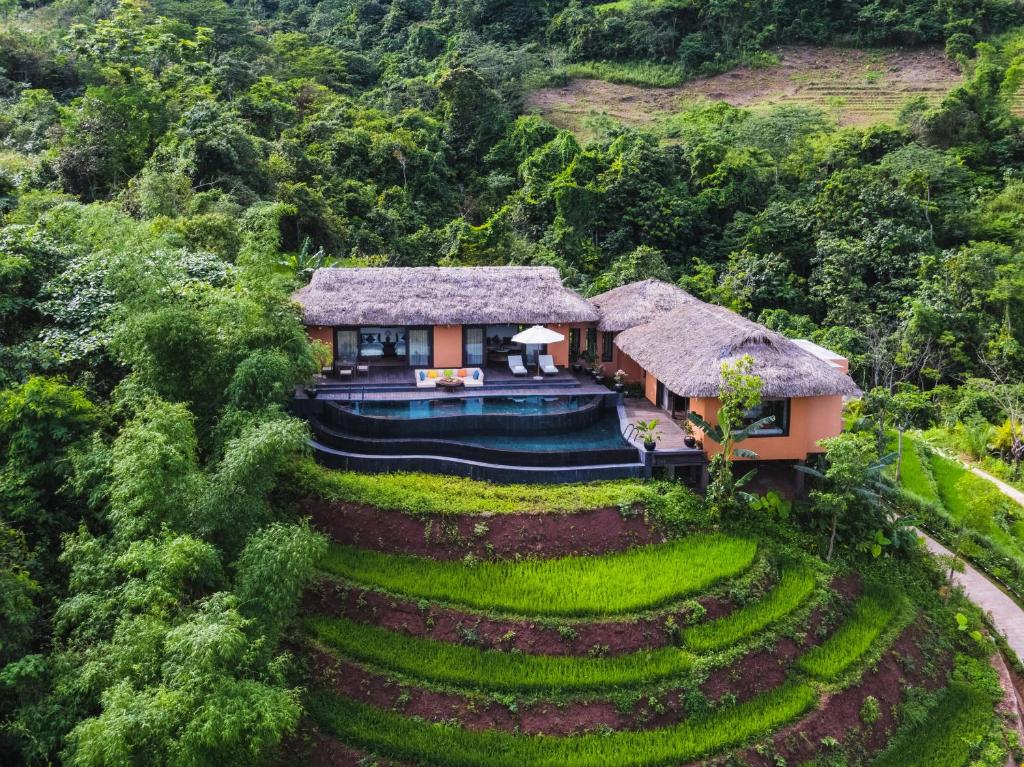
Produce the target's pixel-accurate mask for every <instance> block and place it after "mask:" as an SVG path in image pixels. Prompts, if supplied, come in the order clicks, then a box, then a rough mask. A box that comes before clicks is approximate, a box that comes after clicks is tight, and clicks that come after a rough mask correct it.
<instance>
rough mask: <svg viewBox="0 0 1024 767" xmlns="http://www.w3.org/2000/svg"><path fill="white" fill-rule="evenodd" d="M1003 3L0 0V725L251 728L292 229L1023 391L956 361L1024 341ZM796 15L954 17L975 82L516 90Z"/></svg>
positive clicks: (881, 39)
mask: <svg viewBox="0 0 1024 767" xmlns="http://www.w3.org/2000/svg"><path fill="white" fill-rule="evenodd" d="M1019 22H1020V11H1019V8H1018V6H1017V5H1016V4H1015V3H1013V2H1009V0H956V1H954V0H907V1H906V2H897V1H896V0H871V1H870V2H868V1H867V0H852V1H851V2H844V3H812V2H804V1H803V0H773V1H772V2H764V1H763V0H756V1H755V2H744V3H740V2H735V0H694V1H693V2H685V3H684V2H676V1H675V0H654V1H652V2H647V1H646V0H636V2H631V1H630V0H620V1H619V2H614V3H608V4H604V5H584V4H581V3H579V2H576V1H574V2H572V3H569V4H565V3H560V2H550V3H548V2H537V1H536V0H457V1H456V2H451V3H443V2H435V3H429V2H423V1H422V0H393V1H392V2H382V1H380V0H326V1H325V2H317V3H311V2H292V1H291V0H284V1H283V2H279V3H274V2H269V0H268V1H266V2H264V1H263V0H250V1H249V2H245V3H242V2H238V3H232V4H229V3H226V2H222V0H188V1H185V0H154V2H152V3H147V2H144V1H143V0H124V2H119V3H115V2H109V1H103V2H84V0H57V1H56V2H52V3H51V2H45V1H43V0H40V1H39V2H19V1H18V0H0V387H3V388H2V390H0V455H2V456H3V463H2V465H0V763H2V764H20V763H27V764H51V763H54V762H59V763H64V764H74V765H122V764H124V765H127V764H166V765H200V764H202V765H205V764H218V765H233V764H239V765H241V764H246V765H248V764H255V763H259V762H260V761H262V760H265V759H267V758H270V755H272V754H273V753H274V750H275V748H276V746H277V745H278V744H279V743H280V742H281V740H282V738H283V737H284V736H285V735H286V734H287V733H289V732H291V731H293V730H294V728H295V726H296V723H297V722H298V721H299V718H300V716H301V713H302V704H301V700H300V696H299V693H298V690H297V686H296V681H295V679H296V677H295V662H294V658H293V657H292V655H291V654H290V653H289V652H288V651H287V649H286V648H285V647H284V646H283V645H282V637H283V636H284V635H285V631H286V628H287V626H288V625H289V622H290V621H291V620H292V618H293V616H294V614H295V610H296V604H297V600H298V596H299V594H300V593H301V591H302V589H303V587H304V586H305V584H306V583H307V581H308V579H309V578H310V577H311V575H312V572H313V569H314V563H315V562H316V561H317V560H318V559H319V558H320V557H321V555H322V552H323V550H324V549H325V543H324V541H323V540H322V538H321V537H320V536H319V535H318V534H316V533H315V532H313V531H311V530H310V529H309V528H308V527H307V526H306V525H304V524H300V523H296V522H295V521H294V519H292V518H290V517H289V515H288V513H287V512H286V511H285V510H284V509H283V508H282V504H280V503H278V502H277V499H276V498H275V496H274V492H275V486H276V480H277V477H278V476H279V475H280V474H281V473H282V472H284V471H285V470H286V469H288V467H289V464H290V463H291V462H292V461H293V459H294V458H295V457H296V456H298V455H299V454H300V453H301V452H302V449H303V445H304V441H305V431H304V429H303V427H302V426H301V425H300V424H298V423H297V422H296V421H294V420H292V419H290V418H288V417H287V416H286V415H285V412H284V407H285V405H286V402H287V398H288V396H289V392H290V391H291V387H292V385H293V383H294V382H295V381H296V380H299V379H301V378H303V377H305V376H307V375H309V374H310V373H311V372H312V370H313V369H314V365H315V363H314V358H313V353H312V351H311V349H310V347H309V346H308V344H307V343H306V340H305V336H304V333H303V331H302V327H301V325H300V322H299V318H298V315H297V313H296V310H295V308H294V307H293V306H292V305H290V303H289V300H288V296H289V294H290V292H291V291H292V290H293V289H294V288H295V287H296V286H297V285H300V284H302V283H303V282H304V280H306V279H307V278H308V276H309V274H310V273H311V271H312V269H314V268H315V267H317V266H318V265H325V264H334V263H336V264H361V263H368V264H383V263H387V264H391V265H425V264H506V263H517V264H551V265H555V266H557V267H558V268H559V269H561V271H562V273H563V275H564V277H565V279H566V281H567V283H568V284H570V285H572V286H574V287H576V288H578V289H580V290H582V291H584V292H590V293H593V292H597V291H600V290H604V289H607V288H610V287H613V286H616V285H619V284H623V283H625V282H629V281H633V280H636V279H643V278H647V277H659V278H662V279H667V280H672V281H677V282H679V284H680V285H682V286H683V287H685V288H686V289H688V290H690V291H692V292H694V293H695V294H697V295H699V296H701V297H703V298H705V299H707V300H711V301H715V302H718V303H722V304H725V305H728V306H730V307H732V308H734V309H736V310H738V311H741V312H744V313H746V314H747V315H749V316H751V317H753V318H756V319H759V320H760V321H762V322H764V323H766V324H768V325H770V326H771V327H774V328H776V329H779V330H781V331H783V332H786V333H789V334H793V335H800V336H809V337H812V338H815V339H816V340H819V341H820V342H822V343H825V344H827V345H829V346H831V347H833V348H835V349H837V350H838V351H841V352H844V353H846V354H848V355H849V356H850V358H851V360H852V362H853V373H854V375H855V376H856V377H857V379H858V381H859V382H861V383H862V384H863V385H864V386H865V388H869V387H874V386H882V387H884V388H886V389H891V388H893V387H896V385H897V384H899V383H901V382H910V383H913V384H915V385H916V386H919V387H923V388H925V389H929V390H931V389H934V387H937V386H938V387H940V388H939V389H938V391H941V392H943V395H942V396H943V397H944V399H943V403H944V406H945V405H947V404H948V406H949V408H950V412H954V413H955V417H954V421H963V422H967V421H968V420H969V419H971V418H975V417H982V418H984V419H986V420H987V421H995V422H1002V420H1003V419H1004V418H1007V417H1015V416H1013V414H1012V413H1010V412H1008V411H1012V410H1013V408H1014V407H1016V405H1015V404H1014V403H1015V402H1017V400H1008V399H1005V398H1004V399H1002V400H1001V399H999V398H998V397H994V396H993V395H991V393H990V392H988V393H986V392H987V390H984V391H983V390H982V389H978V388H977V387H975V388H973V389H971V392H973V393H972V394H971V395H970V396H967V397H959V396H958V395H957V391H959V390H955V389H953V388H952V386H953V385H955V384H957V383H959V382H960V381H962V380H963V379H964V378H967V377H971V376H976V377H983V378H990V379H991V378H994V379H997V380H1019V377H1020V371H1021V369H1022V365H1024V351H1022V349H1021V345H1020V344H1021V342H1022V341H1024V270H1022V259H1024V255H1022V250H1021V245H1022V238H1024V228H1022V223H1024V141H1022V133H1021V124H1020V121H1019V120H1018V119H1017V118H1016V117H1015V116H1014V115H1013V114H1012V112H1011V102H1012V97H1013V96H1014V94H1015V93H1016V91H1017V89H1018V85H1019V80H1020V76H1021V62H1022V60H1024V59H1022V58H1021V57H1022V55H1024V41H1021V40H1019V39H1018V38H1016V37H1014V36H1013V35H1012V34H1009V35H1007V36H1004V37H1000V38H998V39H992V38H991V35H992V34H993V33H994V32H1003V31H1004V30H1006V29H1009V28H1010V27H1012V26H1013V25H1015V24H1017V23H1019ZM986 39H989V40H990V42H981V43H980V44H979V45H978V46H977V47H975V44H976V43H979V41H983V40H986ZM793 42H812V43H813V42H838V43H848V44H918V43H933V44H937V45H944V46H945V48H946V50H947V51H948V53H949V55H950V56H951V57H955V58H956V60H957V61H959V62H960V64H961V66H962V67H963V68H964V71H965V83H964V85H963V87H961V88H958V89H957V90H955V91H954V92H952V93H951V94H950V95H949V96H948V97H947V98H946V99H945V100H944V101H942V103H941V104H938V105H932V104H928V103H926V102H924V101H916V102H911V103H909V104H908V105H907V106H906V108H905V109H904V110H903V113H902V118H901V121H900V124H898V125H886V126H881V125H880V126H876V127H871V128H867V129H839V128H837V127H835V126H834V125H833V124H832V123H831V122H830V121H829V119H828V118H827V117H826V116H825V115H823V114H821V113H819V112H816V111H813V110H809V109H803V108H786V109H777V110H768V111H759V112H750V111H745V110H742V109H737V108H733V107H729V106H726V105H723V104H708V105H706V106H701V107H698V108H694V109H691V110H689V111H686V112H682V113H680V114H678V115H676V116H675V117H673V119H672V120H671V122H670V124H669V125H668V127H667V129H666V131H665V133H664V135H653V134H651V133H645V132H642V131H636V130H627V129H620V128H609V129H608V130H606V131H605V132H604V133H603V135H602V137H601V138H600V139H599V140H597V141H595V142H593V143H589V144H587V145H581V143H580V142H579V141H578V140H577V139H576V138H575V137H574V136H573V135H571V134H569V133H567V132H563V131H559V130H557V129H556V128H554V127H552V126H551V125H550V124H547V123H545V122H544V121H543V120H542V119H540V118H539V117H537V116H533V115H524V114H522V103H523V96H524V93H526V92H527V91H528V90H529V89H530V88H532V87H535V86H538V85H540V84H543V83H550V82H556V81H557V80H558V78H559V77H560V74H559V67H560V66H561V65H562V64H564V63H566V62H571V61H583V60H590V59H601V60H619V61H634V60H643V61H648V62H654V63H666V62H669V63H673V64H675V65H678V66H680V67H682V68H683V70H684V71H686V72H687V73H689V74H695V73H699V72H705V71H714V70H720V69H723V68H725V67H728V66H730V65H732V64H734V63H737V62H742V61H756V60H759V57H762V58H763V57H764V51H765V48H766V46H769V45H772V44H776V43H793ZM942 387H945V388H942ZM979 391H980V392H982V393H981V394H978V392H979ZM975 395H977V396H975ZM1008 403H1009V404H1008ZM925 409H927V408H925ZM874 412H882V413H883V416H884V414H885V413H890V414H891V413H892V412H897V411H895V410H893V409H892V408H890V407H888V406H883V407H881V410H878V409H876V411H874ZM899 412H902V411H899ZM915 412H917V411H915ZM912 415H913V414H912ZM908 417H909V416H908ZM924 419H925V420H927V419H928V416H927V415H926V416H924ZM882 420H883V421H884V420H885V418H884V417H883V419H882ZM925 425H926V424H925ZM1011 438H1012V439H1011V442H1013V441H1014V440H1017V437H1016V436H1015V434H1014V433H1013V431H1012V429H1011ZM1014 444H1016V443H1014Z"/></svg>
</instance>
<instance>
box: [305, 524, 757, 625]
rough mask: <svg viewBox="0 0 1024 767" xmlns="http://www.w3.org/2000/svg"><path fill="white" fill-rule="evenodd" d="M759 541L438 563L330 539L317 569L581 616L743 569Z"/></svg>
mask: <svg viewBox="0 0 1024 767" xmlns="http://www.w3.org/2000/svg"><path fill="white" fill-rule="evenodd" d="M756 552H757V544H756V543H755V542H754V541H753V540H750V539H745V538H732V537H729V536H725V535H695V536H691V537H689V538H684V539H682V540H679V541H674V542H672V543H667V544H661V545H656V546H643V547H638V548H635V549H630V550H629V551H625V552H621V553H617V554H608V555H605V556H600V557H593V556H583V557H563V558H560V559H543V560H534V559H531V560H524V561H520V562H510V561H501V562H478V563H475V564H464V563H461V562H442V561H436V560H432V559H425V558H422V557H412V556H406V555H395V554H381V553H379V552H375V551H370V550H367V549H358V548H354V547H349V546H335V547H333V548H332V549H331V550H330V551H329V552H328V554H327V556H326V557H325V559H324V561H323V564H322V566H323V568H324V569H326V570H327V571H328V572H331V573H333V574H335V575H338V576H341V577H342V578H345V579H347V580H351V581H355V582H357V583H360V584H363V585H366V586H370V587H374V588H380V589H383V590H385V591H391V592H397V593H400V594H404V595H407V596H410V597H413V598H423V599H436V600H440V601H443V602H450V603H453V604H458V605H463V606H466V607H470V608H473V609H478V610H492V611H495V612H503V613H521V614H525V615H536V616H541V615H546V616H562V617H573V616H577V617H584V616H594V615H614V614H620V613H627V612H631V611H636V610H645V609H653V608H655V607H659V606H661V605H664V604H667V603H669V602H672V601H675V600H677V599H680V598H682V597H684V596H686V595H688V594H692V593H696V592H699V591H701V590H702V589H705V588H707V587H708V586H710V585H712V584H713V583H716V582H717V581H720V580H722V579H724V578H731V577H734V576H736V575H739V574H740V573H742V572H744V571H745V570H747V569H748V568H749V567H750V565H751V564H752V563H753V561H754V556H755V554H756Z"/></svg>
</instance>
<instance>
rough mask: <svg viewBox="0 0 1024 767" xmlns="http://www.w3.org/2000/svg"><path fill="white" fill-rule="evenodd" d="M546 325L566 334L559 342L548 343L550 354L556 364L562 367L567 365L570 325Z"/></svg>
mask: <svg viewBox="0 0 1024 767" xmlns="http://www.w3.org/2000/svg"><path fill="white" fill-rule="evenodd" d="M544 327H546V328H550V329H551V330H553V331H555V332H556V333H561V334H562V335H563V336H565V338H563V339H562V340H561V341H559V342H558V343H554V344H548V354H550V355H551V357H552V361H553V362H554V363H555V365H557V366H558V367H560V368H564V367H566V366H567V365H568V364H569V325H545V326H544Z"/></svg>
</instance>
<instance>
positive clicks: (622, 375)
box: [612, 370, 626, 392]
mask: <svg viewBox="0 0 1024 767" xmlns="http://www.w3.org/2000/svg"><path fill="white" fill-rule="evenodd" d="M612 380H613V381H615V391H617V392H622V391H624V390H625V388H626V371H625V370H616V371H615V375H613V376H612Z"/></svg>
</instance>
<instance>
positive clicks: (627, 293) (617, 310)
mask: <svg viewBox="0 0 1024 767" xmlns="http://www.w3.org/2000/svg"><path fill="white" fill-rule="evenodd" d="M694 301H697V303H700V301H699V300H698V299H696V298H694V297H693V296H691V295H690V294H689V293H687V292H686V291H685V290H683V289H682V288H677V287H676V286H675V285H673V284H672V283H670V282H662V281H661V280H643V281H641V282H631V283H629V284H627V285H621V286H620V287H617V288H612V289H611V290H609V291H607V292H605V293H600V294H598V295H596V296H594V297H592V298H591V299H590V303H592V304H593V305H594V306H595V307H596V308H597V311H598V312H599V313H600V315H601V319H600V320H599V321H598V325H597V329H598V330H602V331H608V332H610V333H617V332H618V331H620V330H626V329H627V328H634V327H636V326H637V325H644V324H646V323H648V322H650V321H651V320H653V319H654V318H655V317H657V316H659V315H662V314H664V313H665V312H669V311H672V310H673V309H676V308H678V307H680V306H684V305H686V304H690V303H693V302H694Z"/></svg>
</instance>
